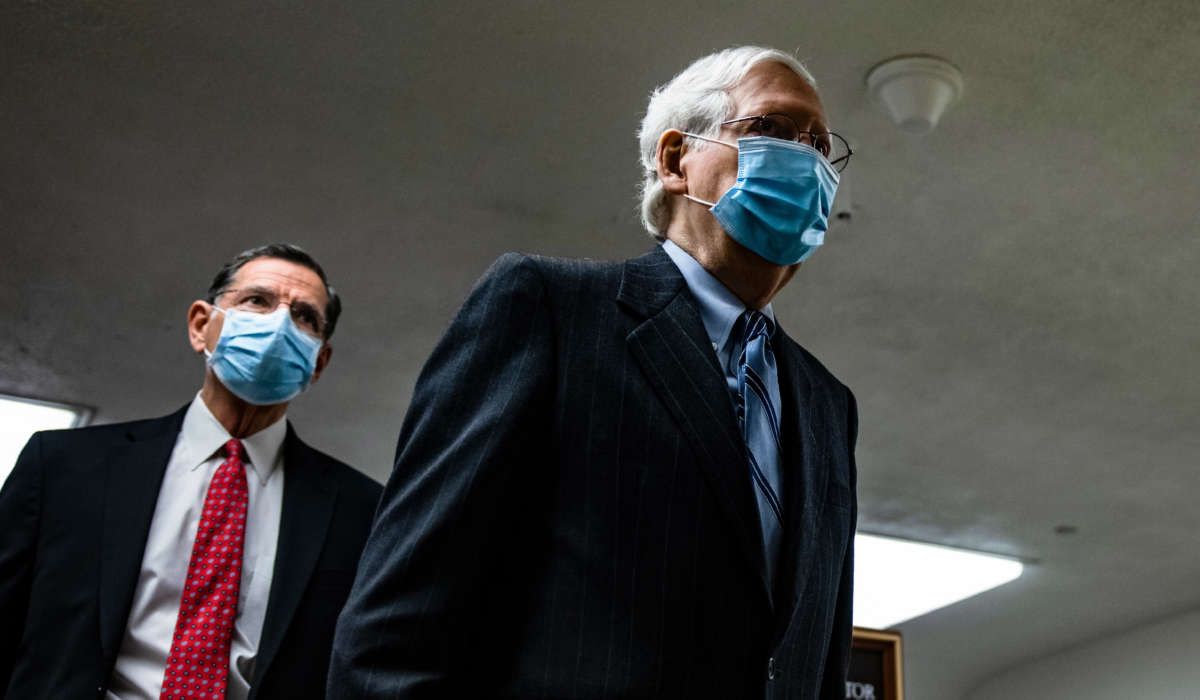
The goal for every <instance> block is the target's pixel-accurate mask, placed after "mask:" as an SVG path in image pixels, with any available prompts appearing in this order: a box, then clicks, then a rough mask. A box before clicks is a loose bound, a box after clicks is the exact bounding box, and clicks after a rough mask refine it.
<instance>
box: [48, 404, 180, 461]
mask: <svg viewBox="0 0 1200 700" xmlns="http://www.w3.org/2000/svg"><path fill="white" fill-rule="evenodd" d="M177 417H178V415H177V414H172V415H169V416H163V417H161V418H146V419H142V420H134V421H124V422H121V423H105V424H103V425H88V426H84V427H82V428H63V429H60V430H39V431H38V432H36V433H34V437H35V438H37V439H38V440H39V442H40V445H41V449H42V452H43V454H55V453H71V452H74V451H76V450H78V449H84V448H86V449H91V450H95V449H98V448H100V449H102V448H104V447H107V446H109V445H116V444H122V443H125V442H128V441H129V440H130V439H131V437H132V436H134V435H141V434H145V433H153V432H158V431H162V430H168V429H170V428H171V427H172V424H173V423H174V422H175V419H176V418H177ZM176 428H177V426H176Z"/></svg>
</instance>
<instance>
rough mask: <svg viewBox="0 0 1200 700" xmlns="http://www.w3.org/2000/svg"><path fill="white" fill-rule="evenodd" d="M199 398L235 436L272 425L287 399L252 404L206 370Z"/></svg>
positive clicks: (277, 418)
mask: <svg viewBox="0 0 1200 700" xmlns="http://www.w3.org/2000/svg"><path fill="white" fill-rule="evenodd" d="M200 398H201V399H203V401H204V405H205V406H207V407H208V410H209V412H211V413H212V414H213V417H214V418H216V419H217V422H218V423H220V424H221V426H222V427H224V428H225V430H227V431H229V434H230V435H232V436H233V437H235V438H245V437H250V436H251V435H253V434H255V433H257V432H258V431H260V430H262V429H263V428H266V427H267V426H270V425H272V424H273V423H275V421H277V420H279V419H280V418H282V417H283V414H284V413H286V412H287V406H288V405H287V402H284V403H276V404H271V405H269V406H255V405H254V404H251V403H246V402H245V401H243V400H241V399H239V398H238V397H236V396H234V395H233V394H232V393H231V392H230V391H229V389H226V388H225V385H224V384H222V383H221V382H220V380H218V379H217V378H216V376H215V375H214V374H213V373H212V370H208V373H207V375H206V376H205V378H204V386H203V387H201V389H200Z"/></svg>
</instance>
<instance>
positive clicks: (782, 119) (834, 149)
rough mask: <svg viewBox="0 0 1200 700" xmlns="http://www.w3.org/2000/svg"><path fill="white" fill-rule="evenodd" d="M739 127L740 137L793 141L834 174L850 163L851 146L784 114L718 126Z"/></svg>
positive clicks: (827, 132)
mask: <svg viewBox="0 0 1200 700" xmlns="http://www.w3.org/2000/svg"><path fill="white" fill-rule="evenodd" d="M732 124H742V125H744V126H742V127H741V134H742V136H743V137H744V136H769V137H771V138H773V139H783V140H784V141H796V142H797V143H803V144H806V145H808V146H812V147H813V148H815V149H817V151H819V152H820V154H821V155H823V156H825V160H827V161H829V164H830V165H832V166H833V169H834V170H836V171H837V172H839V173H840V172H842V171H843V170H845V169H846V166H847V165H849V163H850V156H852V155H854V151H852V150H850V144H848V143H846V139H844V138H842V137H841V136H838V135H837V134H835V133H833V132H832V131H806V130H804V129H801V128H800V126H799V125H798V124H796V120H795V119H792V118H791V117H789V116H788V115H786V114H759V115H756V116H753V117H738V118H736V119H730V120H729V121H724V122H721V126H730V125H732Z"/></svg>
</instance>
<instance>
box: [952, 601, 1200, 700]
mask: <svg viewBox="0 0 1200 700" xmlns="http://www.w3.org/2000/svg"><path fill="white" fill-rule="evenodd" d="M1014 698H1054V700H1131V699H1133V698H1137V699H1139V700H1196V699H1197V698H1200V610H1194V611H1191V612H1188V613H1184V614H1181V615H1177V616H1174V617H1171V618H1167V619H1165V620H1160V621H1158V622H1155V623H1152V624H1148V625H1144V626H1141V627H1136V628H1134V629H1131V630H1127V631H1125V632H1121V633H1119V634H1114V635H1110V636H1108V637H1102V638H1100V639H1098V640H1095V641H1092V642H1089V643H1086V644H1084V645H1082V646H1077V647H1072V648H1071V649H1068V650H1066V651H1063V652H1061V653H1058V654H1055V655H1053V656H1049V657H1046V658H1043V659H1039V660H1037V661H1034V662H1030V663H1026V664H1022V665H1020V666H1017V667H1014V668H1011V669H1009V670H1008V671H1005V672H1003V673H1001V674H999V675H997V676H994V677H992V678H991V679H989V680H987V681H985V682H984V683H982V684H981V685H979V686H978V687H977V688H976V689H975V690H974V691H973V692H971V693H968V694H967V700H1013V699H1014Z"/></svg>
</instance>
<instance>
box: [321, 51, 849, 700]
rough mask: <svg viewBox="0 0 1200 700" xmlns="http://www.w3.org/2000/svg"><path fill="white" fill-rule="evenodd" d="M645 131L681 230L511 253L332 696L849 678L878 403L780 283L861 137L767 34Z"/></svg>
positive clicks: (423, 452) (441, 408)
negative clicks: (861, 401) (866, 433)
mask: <svg viewBox="0 0 1200 700" xmlns="http://www.w3.org/2000/svg"><path fill="white" fill-rule="evenodd" d="M640 142H641V160H642V165H643V167H644V168H645V181H644V183H643V185H642V193H643V203H642V214H643V221H644V223H645V225H646V228H647V229H648V230H649V231H650V233H651V234H652V235H653V236H654V238H655V239H656V240H657V241H658V242H659V243H660V245H656V246H655V247H654V249H653V250H652V251H651V252H650V253H649V254H647V255H645V256H643V257H640V258H636V259H633V260H628V261H626V262H624V263H598V262H592V261H578V260H561V259H548V258H539V257H529V256H522V255H512V254H510V255H506V256H504V257H502V258H500V259H499V260H498V261H497V262H496V263H495V264H494V265H493V266H492V268H491V269H490V270H489V271H488V272H487V273H486V274H485V275H484V277H483V278H482V279H481V280H480V282H479V283H478V284H477V285H476V287H475V289H474V290H473V291H472V292H471V294H470V296H469V298H468V299H467V301H466V302H465V304H464V305H463V307H462V309H461V310H460V311H459V313H458V315H457V316H456V317H455V319H454V321H453V322H452V323H451V325H450V328H449V330H448V331H447V332H446V335H445V337H444V338H443V339H442V340H441V342H440V343H439V344H438V346H437V347H436V349H435V350H434V351H433V354H432V356H431V357H430V359H429V361H428V363H427V364H426V366H425V368H424V370H423V372H422V374H421V376H420V378H419V380H418V382H417V386H416V388H415V390H414V394H413V400H412V404H411V406H410V408H409V411H408V415H407V417H406V419H405V421H404V424H403V427H402V429H401V432H400V439H399V444H398V446H397V452H396V463H395V469H394V471H393V474H392V477H391V479H390V481H389V483H388V485H387V487H386V490H385V492H384V495H383V500H382V501H381V504H380V508H379V511H378V513H377V514H376V519H375V524H374V529H373V531H372V534H371V536H370V539H369V541H368V543H367V546H366V550H365V551H364V553H363V556H362V559H361V562H360V566H359V571H358V575H357V578H356V580H355V584H354V589H353V591H352V592H351V595H350V599H349V601H348V603H347V606H346V608H345V610H344V611H343V613H342V616H341V618H340V620H339V623H338V630H337V633H336V637H335V641H334V651H333V659H332V667H331V670H330V676H329V686H328V691H329V694H330V696H331V697H337V698H374V697H380V698H382V697H388V698H458V697H512V698H517V697H519V698H618V697H620V698H802V699H817V698H820V699H821V700H834V699H835V698H837V699H838V700H841V698H843V696H844V692H845V690H844V689H845V685H844V683H845V677H846V670H847V665H848V658H849V646H850V637H851V594H852V588H853V586H852V572H853V554H852V538H853V534H854V527H855V517H856V499H855V491H854V489H855V464H854V443H855V439H856V435H857V421H858V418H857V410H856V407H855V402H854V397H853V395H852V394H851V393H850V391H849V390H848V389H847V388H846V387H845V386H844V385H842V384H841V383H840V382H839V381H838V380H837V379H836V378H834V377H833V375H832V374H830V373H829V372H828V370H826V369H825V368H824V367H823V366H822V365H821V364H820V363H819V362H818V361H817V360H816V359H815V358H814V357H813V356H812V355H810V354H809V353H808V352H807V351H805V350H804V349H803V348H802V347H800V346H799V345H798V344H797V343H796V342H795V341H793V340H792V339H791V338H790V337H789V336H788V335H787V334H786V333H785V332H784V331H783V330H782V329H781V328H780V327H779V325H778V324H777V323H776V320H775V315H774V312H773V310H772V307H771V300H772V299H773V298H774V296H775V295H776V294H777V293H778V292H779V290H780V289H782V288H783V286H784V285H786V284H787V282H788V281H789V280H790V279H791V278H792V276H793V275H794V274H795V273H796V270H797V268H798V267H799V265H800V262H801V261H802V260H804V259H806V258H807V257H808V256H809V255H811V254H812V253H813V251H814V250H815V249H816V248H817V247H818V246H820V245H821V244H822V243H823V241H824V234H825V230H826V221H827V217H828V215H829V210H830V205H831V202H832V199H833V196H834V192H835V190H836V187H837V182H838V178H839V173H840V171H841V169H842V168H844V167H845V165H846V162H847V161H848V159H849V157H850V150H849V148H847V147H846V145H845V142H844V141H842V139H841V138H839V137H838V136H837V135H836V134H833V133H832V132H830V131H829V127H828V125H827V121H826V118H825V113H824V108H823V107H822V105H821V101H820V98H819V97H818V95H817V91H816V87H815V83H814V81H813V79H812V77H811V76H810V75H809V74H808V72H807V71H806V70H805V68H804V67H803V66H802V65H801V64H800V63H799V62H797V61H796V59H795V58H793V57H792V56H790V55H788V54H785V53H781V52H778V51H774V50H770V49H763V48H759V47H739V48H734V49H729V50H726V51H722V52H719V53H716V54H713V55H711V56H707V57H705V58H702V59H700V60H698V61H696V62H695V63H693V64H692V65H691V66H689V67H688V68H687V69H685V70H684V71H683V72H682V73H680V74H679V75H677V76H676V77H675V78H674V79H673V80H671V81H670V82H669V83H667V84H666V85H664V86H663V87H661V88H659V89H658V90H656V91H655V92H654V94H653V96H652V97H651V99H650V104H649V107H648V109H647V112H646V117H645V119H644V121H643V123H642V129H641V133H640Z"/></svg>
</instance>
